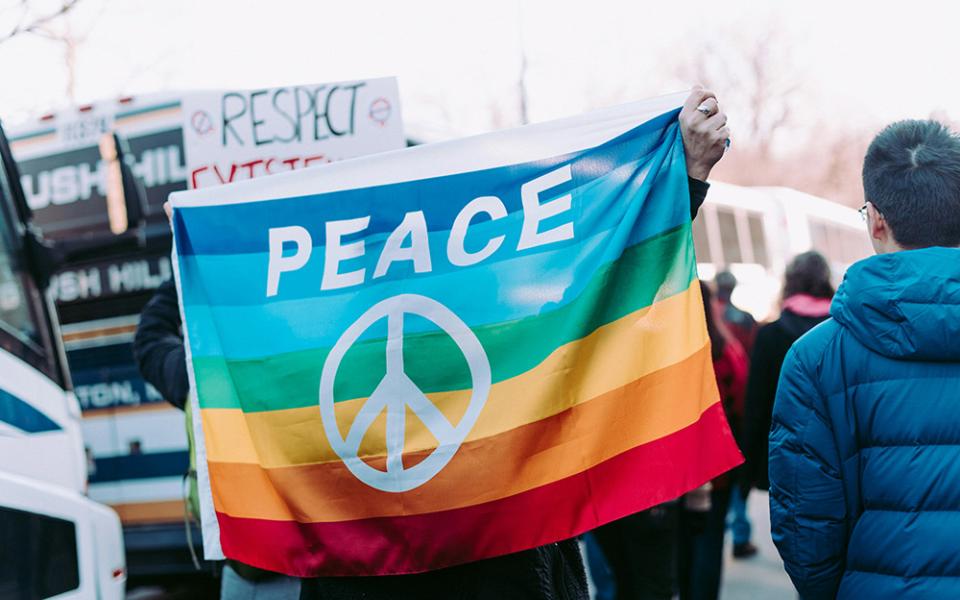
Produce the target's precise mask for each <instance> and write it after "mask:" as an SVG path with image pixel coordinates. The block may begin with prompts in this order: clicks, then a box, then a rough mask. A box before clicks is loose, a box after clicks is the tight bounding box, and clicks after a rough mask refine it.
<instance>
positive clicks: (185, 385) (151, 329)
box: [133, 280, 190, 409]
mask: <svg viewBox="0 0 960 600" xmlns="http://www.w3.org/2000/svg"><path fill="white" fill-rule="evenodd" d="M133 356H134V358H135V359H136V361H137V366H139V367H140V374H141V375H142V376H143V378H144V379H145V380H146V381H147V382H148V383H149V384H150V385H152V386H153V387H155V388H157V391H158V392H160V395H161V396H163V397H164V399H165V400H166V401H167V402H169V403H170V404H173V405H174V406H176V407H177V408H180V409H182V408H183V405H184V403H185V402H186V400H187V392H188V391H189V389H190V384H189V381H188V380H187V362H186V353H185V351H184V348H183V337H182V334H181V333H180V305H179V303H178V300H177V289H176V287H175V286H174V283H173V281H172V280H171V281H167V282H166V283H164V284H162V285H161V286H160V287H159V288H158V289H157V291H156V293H155V294H154V296H153V298H151V299H150V301H149V302H147V304H146V306H144V307H143V312H142V313H140V324H139V325H137V333H136V336H134V339H133Z"/></svg>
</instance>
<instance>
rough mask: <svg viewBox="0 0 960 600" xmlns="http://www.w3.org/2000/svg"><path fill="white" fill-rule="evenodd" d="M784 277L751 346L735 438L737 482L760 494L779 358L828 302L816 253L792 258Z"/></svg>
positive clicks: (826, 274)
mask: <svg viewBox="0 0 960 600" xmlns="http://www.w3.org/2000/svg"><path fill="white" fill-rule="evenodd" d="M784 279H785V281H784V286H783V304H782V305H781V312H780V318H778V319H777V320H776V321H774V322H772V323H767V324H766V325H763V326H761V327H760V329H759V330H758V331H757V335H756V338H755V339H754V342H753V345H754V347H753V353H752V357H751V359H750V375H749V378H748V380H747V394H746V400H745V408H744V421H743V427H744V429H743V435H742V437H741V440H740V441H741V445H740V448H741V450H743V453H744V456H745V457H746V463H745V464H744V466H743V467H742V468H743V480H744V481H745V482H746V483H747V484H748V485H749V486H750V487H755V488H757V489H760V490H766V489H767V488H769V487H770V483H769V481H768V479H767V439H768V437H769V435H770V422H771V418H772V416H773V400H774V398H775V397H776V395H777V381H778V380H779V379H780V368H781V366H783V359H784V358H786V356H787V351H788V350H789V349H790V346H791V345H793V343H794V342H795V341H797V340H798V339H799V338H800V336H802V335H803V334H805V333H806V332H808V331H810V330H811V329H813V327H814V326H816V325H818V324H819V323H821V322H823V321H825V320H826V319H827V317H828V316H829V313H830V299H831V298H833V285H832V284H831V283H830V265H829V264H828V263H827V260H826V259H825V258H824V257H823V255H821V254H820V253H819V252H816V251H810V252H804V253H803V254H799V255H797V256H796V257H795V258H794V259H793V260H792V261H791V262H790V264H789V265H788V266H787V270H786V273H785V275H784Z"/></svg>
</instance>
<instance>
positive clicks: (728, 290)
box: [713, 271, 737, 300]
mask: <svg viewBox="0 0 960 600" xmlns="http://www.w3.org/2000/svg"><path fill="white" fill-rule="evenodd" d="M713 283H714V285H716V286H717V296H719V297H720V298H722V299H726V300H729V299H730V294H732V293H733V290H734V288H736V287H737V278H736V277H735V276H734V275H733V273H731V272H730V271H720V272H719V273H717V276H716V277H714V278H713Z"/></svg>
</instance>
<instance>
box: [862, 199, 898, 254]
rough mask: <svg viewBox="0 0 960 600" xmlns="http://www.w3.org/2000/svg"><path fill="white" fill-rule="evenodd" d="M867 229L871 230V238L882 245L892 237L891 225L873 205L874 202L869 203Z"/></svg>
mask: <svg viewBox="0 0 960 600" xmlns="http://www.w3.org/2000/svg"><path fill="white" fill-rule="evenodd" d="M867 229H868V230H869V233H870V237H871V238H873V239H875V240H877V241H878V242H880V243H881V244H885V243H886V242H887V241H888V240H889V239H890V237H891V235H892V234H891V232H890V225H888V224H887V220H886V219H885V218H883V215H882V214H881V213H880V211H878V210H877V207H875V206H874V205H873V202H867Z"/></svg>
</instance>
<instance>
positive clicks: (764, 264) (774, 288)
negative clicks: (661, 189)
mask: <svg viewBox="0 0 960 600" xmlns="http://www.w3.org/2000/svg"><path fill="white" fill-rule="evenodd" d="M693 235H694V243H695V245H696V248H697V260H698V270H699V272H700V277H701V278H702V279H706V280H711V279H713V277H714V276H715V275H716V274H717V273H718V272H719V271H722V270H724V269H728V270H729V271H730V272H731V273H733V274H734V275H735V276H736V277H737V280H738V282H739V285H738V286H737V289H736V291H735V292H734V297H733V302H734V304H736V305H737V306H739V307H741V308H743V309H744V310H747V311H749V312H750V313H751V314H753V316H754V317H755V318H757V319H758V320H764V319H767V318H769V317H772V316H775V315H776V313H777V312H778V300H779V297H780V291H781V287H782V284H783V272H784V269H785V268H786V265H787V263H789V262H790V259H791V258H793V257H794V256H796V255H797V254H799V253H801V252H805V251H807V250H817V251H819V252H820V253H821V254H823V255H824V256H825V257H826V258H827V260H828V261H829V262H830V266H831V268H832V270H833V274H834V279H835V281H834V283H839V282H840V279H841V278H842V276H843V273H844V272H845V271H846V269H847V267H848V266H850V265H851V264H852V263H854V262H856V261H858V260H860V259H862V258H866V257H867V256H869V255H870V254H871V253H872V250H871V248H870V242H869V239H868V237H867V232H866V226H865V225H864V224H863V221H862V220H861V218H860V216H859V215H858V214H857V211H855V210H853V209H851V208H849V207H846V206H843V205H841V204H837V203H835V202H831V201H830V200H826V199H824V198H819V197H817V196H812V195H810V194H805V193H803V192H798V191H796V190H793V189H789V188H779V187H742V186H736V185H730V184H726V183H719V182H717V183H712V184H711V186H710V193H709V194H708V195H707V202H706V203H705V204H704V205H703V207H701V209H700V214H699V216H698V218H697V219H696V220H695V221H694V223H693Z"/></svg>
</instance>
